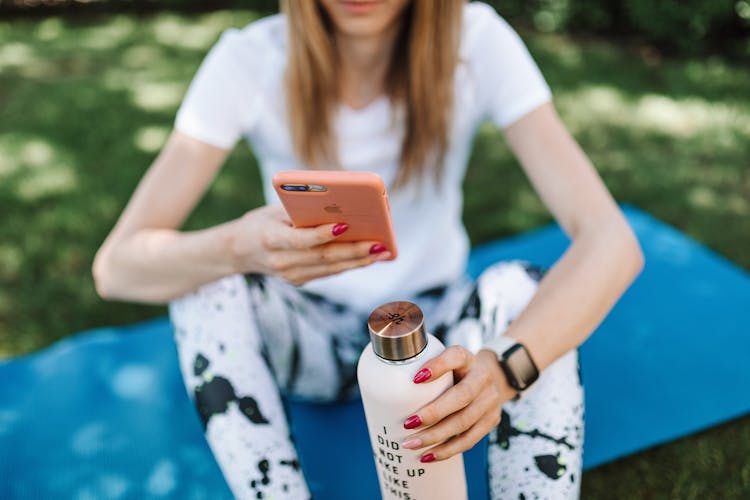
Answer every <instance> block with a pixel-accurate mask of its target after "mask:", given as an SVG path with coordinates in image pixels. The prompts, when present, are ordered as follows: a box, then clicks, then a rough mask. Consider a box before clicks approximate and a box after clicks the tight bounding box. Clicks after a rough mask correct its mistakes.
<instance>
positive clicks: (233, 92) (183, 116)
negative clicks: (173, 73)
mask: <svg viewBox="0 0 750 500" xmlns="http://www.w3.org/2000/svg"><path fill="white" fill-rule="evenodd" d="M241 36H242V34H241V32H239V31H238V30H234V29H232V30H227V31H226V32H224V34H223V35H222V36H221V38H220V39H219V41H218V42H217V43H216V45H214V47H213V48H212V49H211V50H210V51H209V53H208V55H207V56H206V58H205V59H204V60H203V62H202V63H201V66H200V68H198V72H197V73H196V74H195V77H194V78H193V81H192V82H191V83H190V87H189V88H188V91H187V93H186V94H185V98H184V99H183V101H182V104H181V106H180V109H179V110H178V111H177V117H176V119H175V129H177V130H178V131H180V132H182V133H184V134H186V135H189V136H190V137H193V138H195V139H198V140H200V141H203V142H206V143H208V144H212V145H214V146H217V147H219V148H222V149H231V148H232V147H234V145H235V144H236V143H237V141H238V140H239V139H240V137H242V135H243V133H245V132H246V131H248V130H249V128H250V127H251V126H252V124H253V122H254V120H255V115H256V114H257V108H258V102H257V101H258V99H259V96H258V94H257V91H256V90H255V88H256V86H255V85H253V81H252V76H251V75H252V68H251V67H248V63H251V62H252V61H251V60H250V61H249V60H248V56H249V55H250V56H251V54H248V50H247V48H246V47H243V44H242V43H241ZM243 48H244V49H245V50H243Z"/></svg>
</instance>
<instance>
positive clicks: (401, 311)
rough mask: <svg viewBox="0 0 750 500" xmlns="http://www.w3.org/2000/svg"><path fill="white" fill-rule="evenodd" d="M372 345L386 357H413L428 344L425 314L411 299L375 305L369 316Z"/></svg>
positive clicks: (395, 359) (380, 355) (394, 358)
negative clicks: (375, 307) (409, 300)
mask: <svg viewBox="0 0 750 500" xmlns="http://www.w3.org/2000/svg"><path fill="white" fill-rule="evenodd" d="M367 327H368V328H369V329H370V340H371V341H372V349H373V351H375V354H377V355H378V357H380V358H383V359H385V360H387V361H404V360H406V359H409V358H413V357H414V356H416V355H417V354H419V353H420V352H422V351H423V350H424V348H425V347H427V332H426V331H425V327H424V315H423V314H422V310H421V309H420V308H419V306H417V305H416V304H412V303H411V302H389V303H387V304H383V305H382V306H380V307H378V308H377V309H375V310H374V311H373V312H372V313H371V314H370V317H369V318H368V320H367Z"/></svg>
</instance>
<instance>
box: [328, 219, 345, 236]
mask: <svg viewBox="0 0 750 500" xmlns="http://www.w3.org/2000/svg"><path fill="white" fill-rule="evenodd" d="M347 229H349V224H344V223H343V222H342V223H340V224H336V225H335V226H333V229H331V232H332V233H333V235H334V236H338V235H340V234H343V233H345V232H346V230H347Z"/></svg>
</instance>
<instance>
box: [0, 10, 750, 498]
mask: <svg viewBox="0 0 750 500" xmlns="http://www.w3.org/2000/svg"><path fill="white" fill-rule="evenodd" d="M255 17H256V14H254V13H253V12H249V11H231V12H226V11H225V12H216V13H212V14H205V15H200V16H180V15H174V14H159V15H156V16H153V17H146V18H136V17H133V16H106V17H101V18H95V19H91V18H89V19H85V20H72V19H60V18H49V19H46V20H43V21H23V20H13V21H12V22H10V21H0V214H1V216H0V235H2V237H0V357H4V356H12V355H18V354H22V353H26V352H30V351H33V350H35V349H39V348H42V347H44V346H46V345H48V344H50V343H51V342H54V341H55V340H57V339H60V338H62V337H64V336H66V335H69V334H71V333H73V332H76V331H80V330H83V329H87V328H92V327H96V326H102V325H111V324H121V323H129V322H133V321H137V320H142V319H145V318H148V317H152V316H157V315H161V314H164V309H163V308H160V307H145V306H136V305H131V304H119V303H105V302H102V301H101V300H100V299H99V298H97V296H96V294H95V292H94V288H93V285H92V282H91V278H90V271H89V269H90V267H91V261H92V259H93V256H94V252H95V250H96V248H97V247H98V245H99V244H100V243H101V241H102V240H103V238H104V237H105V235H106V234H107V232H108V230H109V229H110V228H111V226H112V225H113V223H114V221H115V219H116V217H117V215H118V214H119V212H120V211H121V209H122V208H123V206H124V204H125V203H126V201H127V199H128V197H129V195H130V193H131V192H132V190H133V188H134V187H135V184H136V183H137V181H138V179H139V178H140V177H141V175H142V174H143V172H144V170H145V169H146V167H147V166H148V164H149V163H150V161H151V160H152V159H153V157H154V155H155V153H156V152H157V151H158V149H159V147H160V146H161V145H162V144H163V141H164V139H165V137H166V135H167V133H168V132H169V129H170V126H171V123H172V120H173V117H174V112H175V110H176V107H177V105H178V104H179V101H180V98H181V96H182V94H183V92H184V90H185V88H186V86H187V84H188V83H189V81H190V78H191V76H192V74H193V73H194V72H195V70H196V68H197V66H198V64H199V62H200V60H201V58H202V56H203V55H204V54H205V51H206V50H207V48H208V47H209V46H210V45H211V44H212V43H213V42H214V41H215V40H216V38H217V37H218V35H219V33H220V32H221V30H222V29H224V28H225V27H228V26H232V25H234V26H240V25H243V24H245V23H247V22H249V21H250V20H252V19H254V18H255ZM525 38H526V39H527V42H528V43H529V45H530V48H531V50H532V52H533V53H534V55H535V57H536V58H537V60H538V62H539V63H540V66H541V67H542V69H543V71H544V73H545V75H546V77H547V78H548V80H549V82H550V84H551V85H552V87H553V89H554V92H555V95H556V104H557V106H558V108H559V109H560V111H561V114H562V116H563V118H564V120H565V122H566V123H567V124H568V126H569V127H570V129H571V130H572V131H573V133H574V134H575V136H576V137H577V138H578V140H579V141H580V142H581V144H582V145H583V147H584V149H585V150H586V151H587V152H588V154H589V155H590V156H591V158H592V159H593V161H594V162H595V164H596V165H597V168H598V169H599V171H600V173H601V175H602V176H603V177H604V179H605V181H606V182H607V184H608V185H609V187H610V188H611V190H612V192H613V193H614V195H615V196H616V198H617V199H618V200H619V201H622V202H630V203H633V204H635V205H637V206H639V207H640V208H642V209H644V210H647V211H648V212H650V213H652V214H654V215H656V216H657V217H659V218H661V219H662V220H665V221H667V222H668V223H670V224H672V225H674V226H676V227H678V228H679V229H681V230H682V231H684V232H686V233H688V234H689V235H691V236H692V237H694V238H696V239H697V240H699V241H701V242H703V243H704V244H706V245H708V246H709V247H711V248H713V249H715V250H717V251H718V252H720V253H721V254H723V255H725V256H726V257H728V258H729V259H731V260H732V261H734V262H735V263H737V264H739V265H740V266H742V267H743V268H745V269H748V270H750V252H748V251H747V250H748V249H749V248H750V216H749V215H750V169H748V166H750V165H749V163H750V101H749V100H748V91H747V89H748V88H750V70H748V68H747V67H740V66H739V65H736V66H732V65H730V64H728V63H726V62H724V61H722V60H721V59H707V60H704V59H700V60H699V59H695V60H689V59H688V60H659V59H658V58H655V57H654V56H653V54H652V53H651V52H650V51H648V50H640V49H638V48H622V47H618V46H615V45H613V44H611V43H608V42H606V41H602V40H574V39H570V38H567V37H562V36H553V35H538V34H533V33H528V34H526V36H525ZM466 188H467V192H468V193H469V195H468V196H467V198H466V209H465V221H466V224H467V226H468V228H469V232H470V235H471V238H472V241H473V242H474V243H481V242H484V241H488V240H491V239H495V238H498V237H501V236H506V235H510V234H514V233H517V232H519V231H524V230H527V229H530V228H533V227H535V226H538V225H540V224H542V223H545V222H547V221H549V220H550V216H549V214H548V213H547V211H546V210H545V209H544V207H543V206H542V205H541V204H540V202H539V200H538V198H537V197H536V195H535V194H534V193H533V191H532V190H531V188H530V186H529V184H528V183H527V181H526V180H525V179H524V177H523V174H522V173H521V171H520V169H519V168H518V166H517V164H516V162H515V160H514V159H513V158H512V156H511V154H510V153H509V151H508V149H507V147H506V146H505V144H504V143H503V141H502V140H501V139H500V136H499V135H498V134H497V132H496V131H495V130H493V129H491V128H489V127H486V128H483V129H482V130H481V132H480V134H479V136H478V138H477V141H476V145H475V150H474V154H473V156H472V160H471V166H470V169H469V173H468V176H467V180H466ZM261 202H262V195H261V191H260V188H259V186H258V175H257V171H256V163H255V159H254V157H253V156H252V153H251V152H250V151H249V150H248V149H247V147H245V146H240V147H238V148H237V150H236V151H235V152H234V153H233V154H232V156H231V158H230V160H229V162H228V164H227V166H226V168H225V169H224V170H223V171H222V173H221V174H220V175H219V176H218V178H217V179H216V181H215V183H214V185H213V187H212V190H211V192H210V193H209V195H208V196H207V197H206V198H205V199H204V200H203V202H202V203H201V205H200V206H199V208H198V210H197V211H196V213H195V214H194V215H193V216H192V217H191V219H190V221H189V226H190V227H205V226H207V225H211V224H214V223H217V222H220V221H223V220H226V219H228V218H231V217H236V216H238V215H240V214H242V213H243V212H244V211H246V210H249V209H251V208H253V207H255V206H258V205H259V204H260V203H261ZM696 397H698V398H699V397H701V395H700V394H696ZM748 492H750V418H748V417H745V418H743V419H739V420H736V421H734V422H731V423H728V424H725V425H722V426H719V427H717V428H714V429H711V430H709V431H706V432H703V433H701V434H699V435H696V436H692V437H688V438H685V439H681V440H679V441H677V442H674V443H670V444H668V445H665V446H661V447H658V448H655V449H652V450H649V451H646V452H644V453H640V454H637V455H635V456H632V457H629V458H625V459H622V460H619V461H617V462H615V463H612V464H609V465H606V466H603V467H600V468H597V469H595V470H593V471H590V472H587V473H586V474H585V475H584V484H583V493H584V498H602V499H610V498H654V499H656V498H680V499H682V498H686V499H689V498H722V499H723V498H747V496H748V494H750V493H748Z"/></svg>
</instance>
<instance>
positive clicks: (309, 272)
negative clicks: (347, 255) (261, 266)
mask: <svg viewBox="0 0 750 500" xmlns="http://www.w3.org/2000/svg"><path fill="white" fill-rule="evenodd" d="M390 256H391V253H390V252H388V251H385V252H381V253H378V254H370V255H367V256H366V257H360V258H357V259H351V260H343V261H338V262H332V263H330V264H321V265H317V266H301V267H297V268H294V269H291V270H290V271H288V272H287V273H285V274H283V275H282V276H281V277H282V278H284V279H286V280H287V281H291V282H292V283H294V284H296V285H301V284H304V283H307V282H308V281H310V280H313V279H316V278H323V277H325V276H331V275H334V274H339V273H342V272H344V271H349V270H351V269H357V268H359V267H365V266H369V265H370V264H374V263H375V262H378V261H381V260H386V259H388V258H390Z"/></svg>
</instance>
